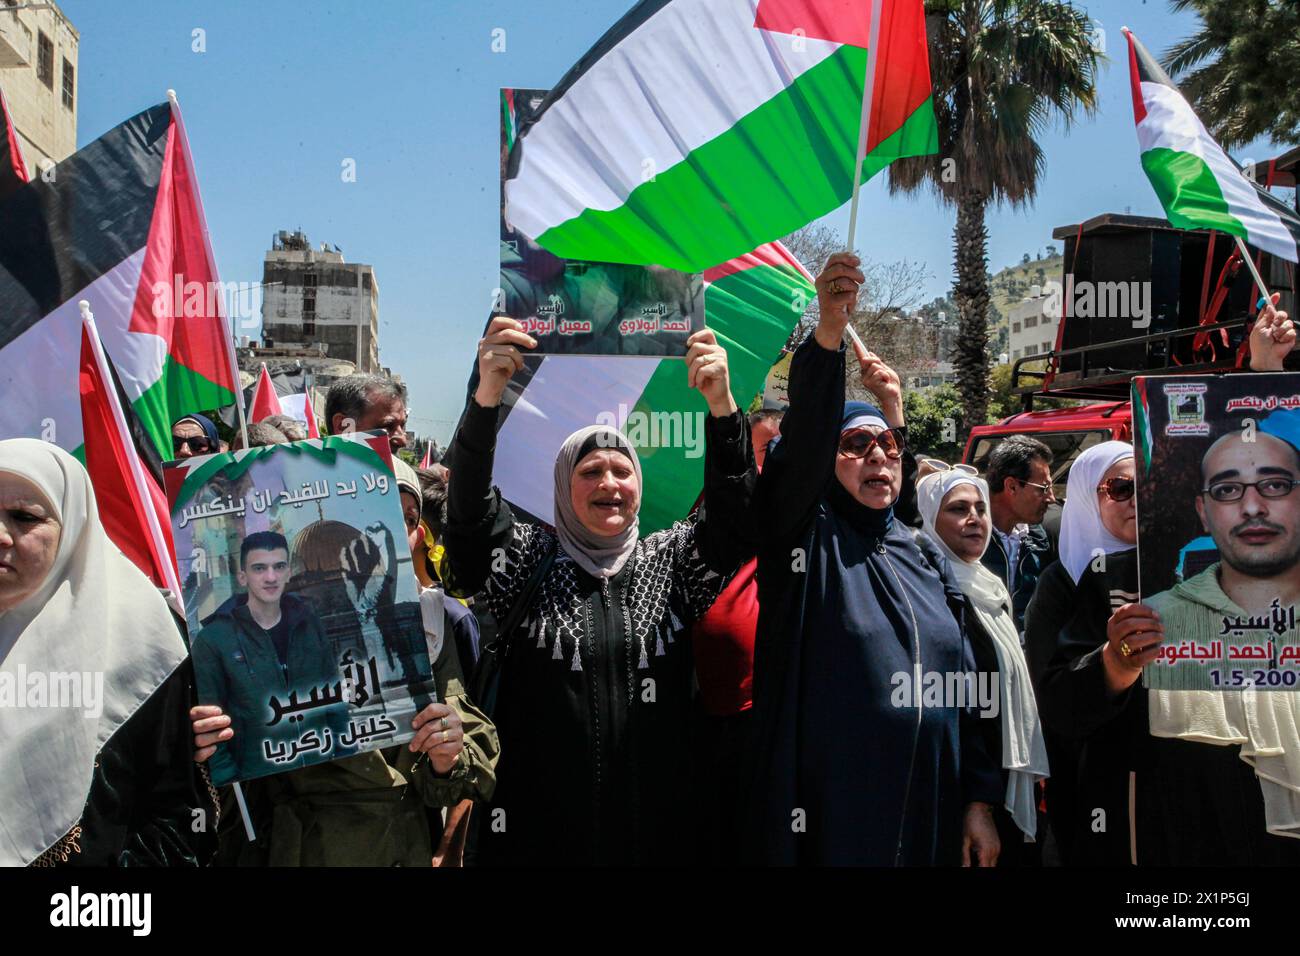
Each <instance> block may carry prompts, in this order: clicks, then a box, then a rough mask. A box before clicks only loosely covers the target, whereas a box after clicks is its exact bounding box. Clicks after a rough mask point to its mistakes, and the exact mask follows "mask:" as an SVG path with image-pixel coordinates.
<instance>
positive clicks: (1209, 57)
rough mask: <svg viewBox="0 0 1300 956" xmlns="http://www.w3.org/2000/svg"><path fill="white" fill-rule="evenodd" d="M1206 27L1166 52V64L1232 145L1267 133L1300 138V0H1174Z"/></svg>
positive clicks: (1278, 139) (1278, 138)
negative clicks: (1298, 0)
mask: <svg viewBox="0 0 1300 956" xmlns="http://www.w3.org/2000/svg"><path fill="white" fill-rule="evenodd" d="M1169 6H1170V8H1171V9H1172V10H1173V11H1174V12H1175V13H1182V12H1184V11H1187V10H1191V11H1193V12H1194V13H1195V14H1196V15H1197V17H1199V18H1200V28H1199V29H1198V30H1197V32H1196V33H1194V34H1193V35H1192V36H1190V37H1188V38H1187V39H1186V40H1183V41H1181V42H1180V43H1176V44H1174V46H1173V47H1172V48H1171V49H1170V50H1169V52H1168V53H1166V54H1165V58H1164V66H1165V69H1167V70H1168V71H1169V73H1170V75H1171V76H1172V77H1173V78H1174V80H1175V81H1176V82H1177V83H1178V84H1179V86H1180V88H1181V89H1182V91H1183V93H1184V94H1185V95H1186V96H1187V98H1188V99H1189V100H1190V101H1191V103H1192V106H1193V107H1194V108H1195V110H1196V112H1197V114H1198V115H1199V116H1200V118H1201V121H1202V122H1204V123H1205V125H1206V126H1207V127H1209V130H1210V132H1211V133H1212V134H1213V135H1214V137H1215V139H1217V140H1218V141H1219V143H1220V144H1221V145H1223V146H1224V147H1226V148H1232V147H1234V146H1243V145H1245V144H1246V143H1249V142H1250V141H1251V140H1254V139H1256V138H1258V137H1260V136H1268V137H1269V138H1270V139H1272V140H1273V142H1275V143H1286V144H1290V143H1295V142H1296V141H1297V140H1300V82H1297V77H1300V2H1297V0H1171V2H1170V4H1169Z"/></svg>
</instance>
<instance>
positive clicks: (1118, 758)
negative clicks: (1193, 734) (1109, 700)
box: [1025, 441, 1137, 866]
mask: <svg viewBox="0 0 1300 956" xmlns="http://www.w3.org/2000/svg"><path fill="white" fill-rule="evenodd" d="M1135 503H1136V502H1135V496H1134V473H1133V446H1132V445H1130V444H1129V443H1128V442H1121V441H1107V442H1102V443H1100V444H1098V445H1093V446H1092V447H1091V448H1088V449H1085V450H1084V451H1083V453H1082V454H1080V455H1079V457H1078V458H1076V459H1075V460H1074V463H1073V464H1072V465H1071V467H1070V477H1069V481H1068V482H1067V485H1066V498H1065V506H1064V508H1063V510H1062V512H1061V538H1060V541H1059V551H1060V555H1061V557H1060V560H1059V561H1057V562H1056V563H1055V564H1053V565H1051V566H1050V567H1049V568H1048V569H1047V570H1046V571H1045V572H1044V573H1043V576H1042V578H1041V579H1040V580H1039V582H1038V590H1037V591H1035V592H1034V597H1033V600H1032V601H1030V603H1029V607H1028V609H1027V610H1026V612H1025V656H1026V658H1027V659H1028V661H1029V671H1030V676H1031V677H1032V678H1033V681H1034V690H1035V691H1036V693H1037V695H1038V712H1039V714H1040V715H1041V717H1042V719H1043V723H1044V725H1045V727H1046V730H1047V753H1048V759H1049V760H1050V761H1051V765H1052V779H1051V780H1050V781H1049V782H1048V784H1047V786H1046V794H1045V795H1046V803H1047V815H1048V819H1049V821H1050V823H1051V827H1052V832H1053V835H1054V836H1055V838H1056V846H1057V849H1058V852H1059V853H1060V856H1061V860H1062V862H1064V863H1065V864H1066V865H1084V864H1096V865H1115V866H1119V865H1124V864H1126V863H1128V862H1130V860H1131V856H1132V854H1131V848H1130V842H1131V841H1130V839H1129V816H1128V785H1129V750H1130V744H1131V740H1132V734H1130V733H1129V732H1128V731H1129V729H1128V728H1127V727H1126V726H1120V725H1114V726H1108V725H1105V723H1104V721H1103V722H1102V724H1101V725H1098V723H1096V722H1094V721H1092V720H1089V721H1087V722H1080V720H1079V719H1078V716H1077V713H1078V708H1079V707H1080V706H1081V704H1080V699H1081V696H1080V692H1079V688H1078V685H1077V682H1076V681H1075V680H1074V676H1075V675H1074V673H1073V672H1072V671H1071V670H1070V667H1071V666H1072V662H1077V660H1078V659H1079V658H1080V657H1082V656H1083V655H1084V654H1086V653H1088V652H1091V651H1099V650H1100V645H1101V644H1102V643H1104V641H1105V627H1106V620H1107V618H1109V616H1110V614H1111V612H1112V610H1114V609H1115V608H1117V607H1119V606H1120V605H1122V604H1127V603H1130V602H1132V601H1136V600H1137V559H1136V553H1135V552H1134V550H1133V549H1134V547H1135V545H1136V544H1137V520H1136V519H1137V512H1136V510H1135ZM1098 627H1100V629H1101V637H1100V638H1096V633H1097V632H1096V628H1098ZM1071 634H1073V635H1076V637H1075V639H1077V640H1082V642H1083V643H1082V645H1081V646H1078V647H1076V646H1075V645H1074V644H1072V643H1071V644H1069V645H1068V647H1069V648H1070V650H1063V647H1065V646H1066V642H1067V640H1068V639H1070V636H1071ZM1082 699H1085V700H1087V701H1088V703H1087V705H1086V706H1088V707H1089V708H1092V697H1091V696H1090V695H1088V694H1087V693H1084V694H1083V695H1082ZM1092 710H1093V712H1094V713H1095V708H1092ZM1111 713H1113V712H1111ZM1099 810H1100V811H1101V814H1102V816H1101V817H1099V816H1098V814H1097V811H1099ZM1099 820H1102V821H1104V825H1102V824H1101V823H1099V822H1098V821H1099Z"/></svg>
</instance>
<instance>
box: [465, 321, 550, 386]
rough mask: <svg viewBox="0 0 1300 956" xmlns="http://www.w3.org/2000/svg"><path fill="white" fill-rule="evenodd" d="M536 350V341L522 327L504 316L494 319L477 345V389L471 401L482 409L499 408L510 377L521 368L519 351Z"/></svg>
mask: <svg viewBox="0 0 1300 956" xmlns="http://www.w3.org/2000/svg"><path fill="white" fill-rule="evenodd" d="M533 348H537V340H536V339H535V338H533V337H532V336H531V335H529V334H528V333H526V332H525V331H524V327H523V325H522V324H521V323H520V322H518V321H516V320H515V319H512V318H510V317H509V316H508V315H498V316H497V317H496V318H494V319H493V320H492V321H491V323H489V324H488V329H487V334H486V335H484V336H483V338H481V339H479V342H478V388H477V389H476V390H475V392H474V401H476V402H478V404H479V405H480V406H481V407H483V408H495V407H496V406H497V405H500V404H501V396H502V395H503V394H505V390H506V384H507V383H508V382H509V381H510V377H511V376H512V375H514V374H515V372H517V371H519V370H520V369H521V368H523V367H524V357H523V354H522V353H521V352H520V351H519V350H520V349H533Z"/></svg>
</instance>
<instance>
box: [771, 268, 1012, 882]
mask: <svg viewBox="0 0 1300 956" xmlns="http://www.w3.org/2000/svg"><path fill="white" fill-rule="evenodd" d="M857 265H858V260H857V258H856V257H855V256H853V255H851V254H849V253H840V254H837V255H834V256H832V257H831V258H830V260H829V261H828V262H827V264H826V268H825V269H824V270H823V272H822V274H821V275H820V276H819V277H818V279H817V293H818V299H819V302H820V306H821V318H820V321H819V323H818V326H817V330H816V332H815V334H814V335H813V336H812V337H811V338H810V339H809V340H808V341H806V342H805V343H804V344H803V345H802V346H801V347H800V348H799V350H798V351H797V352H796V353H795V356H794V360H793V362H792V364H791V367H790V410H789V411H788V412H787V413H786V416H785V420H784V421H783V422H782V425H781V441H780V443H779V444H777V445H776V446H775V447H773V448H772V449H771V450H770V451H769V453H768V458H767V465H766V467H765V468H764V469H763V473H762V475H761V476H760V478H759V481H758V487H757V490H756V505H757V513H758V514H759V515H761V516H762V528H763V532H762V533H763V534H764V539H763V541H762V542H761V543H760V545H759V551H758V562H759V563H758V582H759V606H760V611H759V622H758V636H757V642H756V647H755V662H754V711H755V715H756V720H757V723H758V739H757V747H756V751H755V782H754V789H753V793H754V795H755V807H754V813H753V817H752V823H753V826H754V832H753V837H754V844H753V845H754V849H755V851H756V853H757V857H758V861H759V862H762V863H776V864H795V863H813V864H848V865H876V866H891V865H894V866H898V865H932V864H952V865H955V864H957V863H958V862H961V863H962V864H977V865H983V866H991V865H993V864H994V863H995V862H996V860H997V855H998V849H999V847H998V837H997V830H996V827H995V825H994V822H993V818H992V805H993V804H995V803H997V802H998V801H1000V800H1001V791H1002V785H1001V776H1000V772H999V768H998V766H997V764H996V763H995V761H994V760H993V759H992V757H991V756H990V755H989V754H988V753H987V752H986V750H985V749H984V748H983V746H982V744H981V742H980V735H979V734H978V733H977V732H976V726H975V724H974V721H976V720H978V719H979V718H978V717H977V716H975V714H974V712H973V710H972V707H973V706H974V702H973V701H971V702H970V704H971V706H970V707H962V706H959V705H958V704H957V703H956V702H954V701H953V700H941V701H939V702H937V704H936V702H935V701H934V700H933V698H932V697H930V698H928V699H927V697H926V696H925V695H923V694H922V693H921V692H922V688H923V686H924V682H925V681H926V676H925V675H929V674H938V675H941V677H947V676H948V675H955V676H956V675H965V674H969V673H971V672H973V671H974V663H973V659H972V656H971V650H970V645H969V642H968V641H967V639H966V636H965V633H964V628H963V625H962V614H963V609H964V606H965V605H964V599H963V597H962V594H961V591H960V589H959V588H958V586H957V584H956V581H955V580H954V579H953V578H952V576H951V572H950V571H949V570H948V566H947V561H946V559H945V558H943V557H942V555H940V554H939V553H938V551H937V549H935V548H934V547H933V546H932V545H926V544H924V542H922V543H918V541H917V539H916V538H915V537H914V536H913V534H912V532H911V530H910V529H909V528H907V527H906V526H905V525H904V523H903V522H902V521H898V520H895V518H894V514H893V505H894V504H895V502H896V501H897V500H898V498H899V493H900V491H901V490H902V484H903V464H902V452H903V446H904V442H905V432H904V430H903V420H902V401H901V389H900V387H899V384H898V378H897V376H896V375H894V373H893V372H892V371H891V370H890V369H888V367H887V366H885V365H884V364H883V363H882V362H880V361H879V359H877V358H876V357H875V356H873V355H871V353H869V352H865V351H859V352H858V359H859V361H860V363H861V364H862V367H863V382H864V384H865V385H866V386H867V387H868V388H869V389H870V390H871V391H872V392H873V394H875V395H876V396H877V397H878V398H879V400H880V401H881V404H882V406H883V409H878V408H876V407H874V406H871V405H866V404H865V403H859V402H851V403H849V404H848V405H846V404H845V402H844V350H843V348H842V346H841V337H842V335H843V332H844V327H845V325H846V324H847V322H848V316H849V311H850V310H851V309H852V308H853V306H854V303H855V302H856V300H857V290H858V286H859V285H860V284H861V283H862V281H863V276H862V273H861V272H859V271H858V269H857ZM923 548H925V550H923ZM931 680H932V679H931ZM946 683H949V684H952V683H955V681H946Z"/></svg>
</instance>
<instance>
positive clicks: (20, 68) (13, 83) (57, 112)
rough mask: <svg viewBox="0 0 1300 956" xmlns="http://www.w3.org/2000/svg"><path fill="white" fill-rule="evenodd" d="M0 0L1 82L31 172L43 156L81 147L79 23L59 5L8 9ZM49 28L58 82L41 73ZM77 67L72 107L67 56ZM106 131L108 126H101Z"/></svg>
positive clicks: (57, 156) (54, 158)
mask: <svg viewBox="0 0 1300 956" xmlns="http://www.w3.org/2000/svg"><path fill="white" fill-rule="evenodd" d="M6 6H7V4H6V2H5V0H0V88H3V90H4V96H5V102H6V104H7V105H8V107H9V113H10V116H11V118H12V120H13V124H14V129H15V130H16V131H17V132H18V143H19V146H20V147H21V148H22V151H23V159H24V160H26V163H27V171H28V173H29V174H30V175H33V176H34V175H36V174H38V173H39V170H40V165H41V161H42V160H47V161H49V162H51V163H57V162H59V161H61V160H64V159H67V158H68V157H69V156H71V155H72V154H73V153H74V152H76V149H77V102H78V90H77V87H78V86H80V82H81V72H80V70H79V69H78V62H77V48H78V45H79V44H80V42H81V38H80V35H79V34H78V33H77V30H76V28H75V27H73V26H72V24H71V23H70V22H69V21H68V19H67V18H66V17H65V16H64V15H63V13H62V12H61V11H60V10H58V9H54V10H14V11H7V10H6V9H5V7H6ZM41 34H44V35H45V36H46V37H48V38H49V40H50V42H51V43H52V44H53V46H54V62H53V66H54V76H53V81H52V84H51V85H52V87H53V88H50V87H47V86H46V85H45V83H44V82H43V81H41V80H40V79H38V78H37V75H36V65H37V48H38V38H39V37H40V35H41ZM65 59H66V60H67V61H68V62H69V63H70V64H71V65H72V68H73V79H74V83H73V87H74V88H73V101H72V108H71V109H69V108H68V107H66V106H64V105H63V62H64V60H65ZM101 132H102V131H101Z"/></svg>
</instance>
